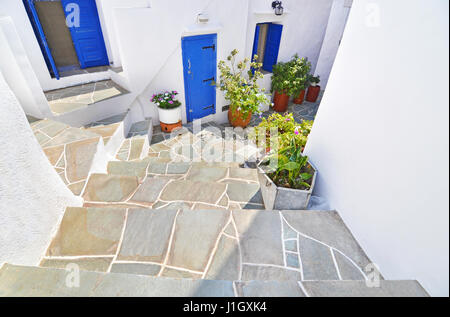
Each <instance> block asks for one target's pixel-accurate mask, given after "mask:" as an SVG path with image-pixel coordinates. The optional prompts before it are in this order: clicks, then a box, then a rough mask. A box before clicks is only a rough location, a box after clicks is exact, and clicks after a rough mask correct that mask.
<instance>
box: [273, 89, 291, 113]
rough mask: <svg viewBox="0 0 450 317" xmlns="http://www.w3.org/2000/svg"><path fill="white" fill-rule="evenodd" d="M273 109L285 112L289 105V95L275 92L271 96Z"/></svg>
mask: <svg viewBox="0 0 450 317" xmlns="http://www.w3.org/2000/svg"><path fill="white" fill-rule="evenodd" d="M273 103H274V106H273V110H275V111H276V112H286V110H287V108H288V105H289V95H287V94H285V93H281V94H280V93H278V91H276V92H275V96H274V97H273Z"/></svg>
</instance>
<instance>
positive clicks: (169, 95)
mask: <svg viewBox="0 0 450 317" xmlns="http://www.w3.org/2000/svg"><path fill="white" fill-rule="evenodd" d="M177 95H178V92H177V91H175V90H173V91H165V92H163V93H160V94H155V95H153V96H152V99H151V101H152V102H154V103H155V104H156V105H157V106H158V107H159V108H161V109H173V108H177V107H179V106H181V102H179V101H178V100H177V99H176V98H175V97H176V96H177Z"/></svg>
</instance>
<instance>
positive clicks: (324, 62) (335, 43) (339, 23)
mask: <svg viewBox="0 0 450 317" xmlns="http://www.w3.org/2000/svg"><path fill="white" fill-rule="evenodd" d="M352 2H353V1H351V0H334V1H333V6H332V7H331V13H330V19H329V20H328V26H327V31H326V33H325V37H324V40H323V44H322V48H321V50H320V56H319V60H318V61H317V67H316V69H315V76H320V86H321V88H322V89H325V88H326V86H327V83H328V77H329V76H330V72H331V69H332V68H333V63H334V60H335V58H336V54H337V51H338V49H339V44H340V42H341V39H342V35H343V33H344V29H345V25H346V23H347V18H348V15H349V13H350V9H351V4H352Z"/></svg>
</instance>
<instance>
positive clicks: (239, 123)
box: [228, 108, 252, 128]
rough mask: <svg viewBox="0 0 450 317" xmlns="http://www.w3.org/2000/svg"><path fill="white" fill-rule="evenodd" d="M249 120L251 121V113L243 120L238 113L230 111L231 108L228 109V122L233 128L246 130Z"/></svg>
mask: <svg viewBox="0 0 450 317" xmlns="http://www.w3.org/2000/svg"><path fill="white" fill-rule="evenodd" d="M251 119H252V113H251V112H250V113H249V114H248V117H247V119H245V120H244V119H243V115H242V113H241V112H240V111H237V110H235V111H232V110H231V108H230V109H228V121H229V122H230V124H231V125H232V126H233V127H235V128H236V127H241V128H246V127H247V126H248V125H249V123H250V120H251Z"/></svg>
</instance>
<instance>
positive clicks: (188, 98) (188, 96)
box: [181, 34, 217, 122]
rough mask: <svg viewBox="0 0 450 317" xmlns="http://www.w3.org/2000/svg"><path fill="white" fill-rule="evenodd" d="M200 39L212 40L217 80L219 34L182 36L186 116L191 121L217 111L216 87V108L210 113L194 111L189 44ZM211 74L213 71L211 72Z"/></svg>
mask: <svg viewBox="0 0 450 317" xmlns="http://www.w3.org/2000/svg"><path fill="white" fill-rule="evenodd" d="M199 40H211V42H212V45H214V49H213V50H214V53H213V59H214V63H215V67H214V71H213V76H214V78H215V79H216V81H217V34H205V35H196V36H187V37H183V38H181V48H182V57H183V76H184V93H185V101H186V117H187V121H188V122H191V121H193V120H195V119H200V118H201V117H203V116H206V115H210V114H214V113H216V107H217V105H216V89H215V88H214V90H213V96H214V101H213V102H214V108H213V109H212V111H210V113H208V114H205V115H203V114H200V116H198V115H199V114H196V113H195V112H194V111H195V109H194V107H193V105H192V96H191V93H193V91H192V87H190V84H189V74H188V69H189V66H188V60H189V59H190V58H191V56H190V55H189V53H190V52H188V44H189V43H191V42H195V41H199ZM210 74H211V73H210ZM197 116H198V117H197Z"/></svg>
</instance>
